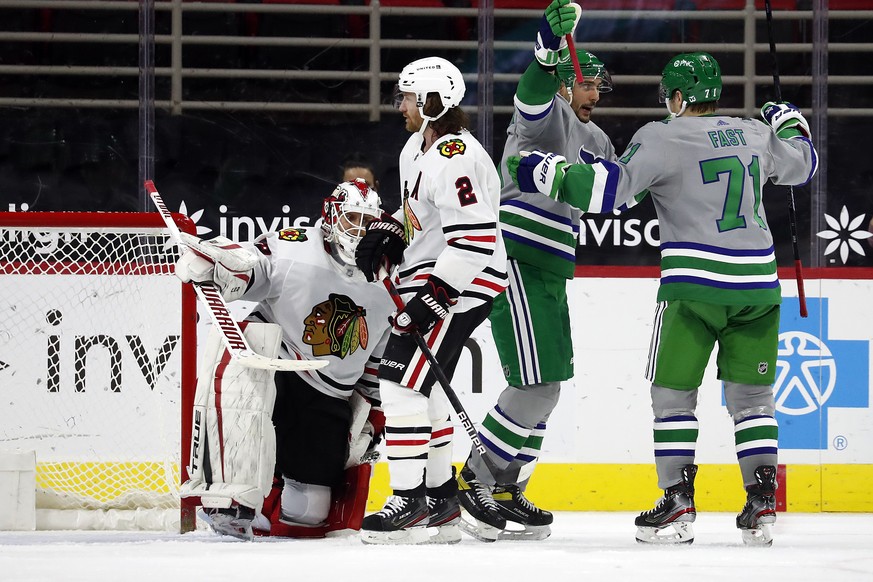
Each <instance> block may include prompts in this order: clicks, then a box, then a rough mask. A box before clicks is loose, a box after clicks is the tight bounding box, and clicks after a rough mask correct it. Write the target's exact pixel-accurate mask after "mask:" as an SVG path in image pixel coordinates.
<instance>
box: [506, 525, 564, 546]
mask: <svg viewBox="0 0 873 582" xmlns="http://www.w3.org/2000/svg"><path fill="white" fill-rule="evenodd" d="M519 525H522V526H523V527H524V529H520V530H519V529H509V528H508V523H507V529H505V530H503V531H501V532H500V533H499V534H497V539H499V540H512V541H519V542H520V541H525V542H539V541H542V540H544V539H546V538H547V537H549V536H550V535H552V528H551V527H549V526H547V525H524V524H519Z"/></svg>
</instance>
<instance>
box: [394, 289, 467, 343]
mask: <svg viewBox="0 0 873 582" xmlns="http://www.w3.org/2000/svg"><path fill="white" fill-rule="evenodd" d="M460 295H461V294H460V293H458V292H457V291H456V290H455V289H454V288H452V287H451V286H450V285H449V284H448V283H446V282H445V281H443V280H442V279H440V278H439V277H435V276H434V275H431V276H430V277H428V279H427V281H426V282H425V284H424V286H423V287H422V288H421V290H420V291H419V292H418V294H417V295H416V296H415V297H413V298H412V299H410V300H409V302H408V303H407V304H406V307H404V308H403V309H402V310H401V311H400V312H399V313H398V314H397V315H396V316H395V317H394V319H393V321H392V323H393V325H394V327H395V328H396V329H397V330H398V331H400V332H402V333H411V332H413V331H416V330H417V331H418V332H419V333H421V334H422V335H424V334H426V333H427V332H429V331H430V330H432V329H433V327H434V326H435V325H436V324H437V322H438V321H442V320H443V319H445V318H446V317H447V316H448V315H449V309H450V308H451V307H452V305H454V304H455V303H457V302H458V301H457V299H458V297H459V296H460Z"/></svg>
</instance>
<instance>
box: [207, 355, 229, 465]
mask: <svg viewBox="0 0 873 582" xmlns="http://www.w3.org/2000/svg"><path fill="white" fill-rule="evenodd" d="M229 363H230V352H228V351H227V350H226V349H225V350H224V351H223V352H222V354H221V360H220V361H219V362H218V366H216V367H215V379H214V380H213V391H214V392H215V418H216V423H217V424H218V456H219V458H220V459H221V480H222V481H224V418H223V414H222V408H221V383H222V382H223V381H224V370H225V369H226V368H227V365H228V364H229ZM205 421H206V420H205V419H204V422H205Z"/></svg>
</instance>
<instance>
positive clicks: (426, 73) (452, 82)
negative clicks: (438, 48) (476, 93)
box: [397, 57, 467, 121]
mask: <svg viewBox="0 0 873 582" xmlns="http://www.w3.org/2000/svg"><path fill="white" fill-rule="evenodd" d="M397 89H398V90H399V91H400V92H402V93H414V94H415V101H416V105H417V106H418V113H419V114H420V115H421V118H422V119H424V120H425V121H433V120H435V119H439V118H440V117H442V116H443V115H445V113H446V111H448V110H449V109H451V108H452V107H457V106H458V105H460V104H461V100H462V99H463V98H464V94H465V93H466V92H467V87H466V85H464V77H463V75H461V71H460V70H459V69H458V67H456V66H455V65H453V64H452V63H450V62H449V61H447V60H446V59H444V58H441V57H426V58H424V59H418V60H417V61H412V62H411V63H409V64H408V65H406V66H405V67H403V70H402V71H400V78H399V80H398V81H397ZM428 93H436V94H437V95H439V97H440V100H441V101H442V104H443V110H442V111H440V112H439V113H438V114H437V115H433V116H430V115H425V113H424V104H425V102H427V95H428Z"/></svg>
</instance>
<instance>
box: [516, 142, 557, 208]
mask: <svg viewBox="0 0 873 582" xmlns="http://www.w3.org/2000/svg"><path fill="white" fill-rule="evenodd" d="M520 153H521V156H510V157H509V158H508V159H507V161H506V166H507V169H508V170H509V175H510V176H512V181H513V182H515V183H516V184H518V187H519V189H521V191H522V192H539V193H541V194H545V195H546V196H548V197H549V198H551V199H552V200H558V201H560V200H559V195H560V191H561V184H562V183H563V181H564V173H565V172H566V171H567V166H568V164H567V158H565V157H564V156H559V155H558V154H549V153H545V152H540V151H535V152H520Z"/></svg>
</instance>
